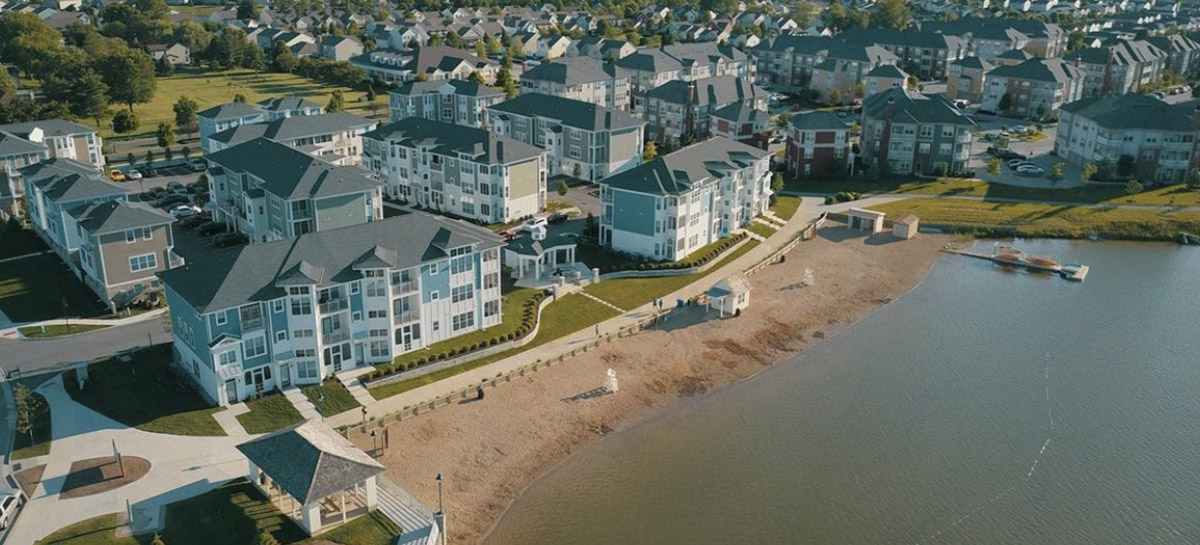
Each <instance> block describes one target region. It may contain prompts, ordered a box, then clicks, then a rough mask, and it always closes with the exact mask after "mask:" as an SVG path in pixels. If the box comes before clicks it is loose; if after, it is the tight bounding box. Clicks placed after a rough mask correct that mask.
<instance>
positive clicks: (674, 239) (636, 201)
mask: <svg viewBox="0 0 1200 545" xmlns="http://www.w3.org/2000/svg"><path fill="white" fill-rule="evenodd" d="M770 161H771V156H770V154H768V153H767V152H766V151H765V150H761V149H759V148H756V147H753V146H748V145H746V144H742V143H739V142H734V141H733V140H729V139H727V138H712V139H709V140H705V141H703V142H700V143H698V144H692V145H691V146H687V147H685V148H682V149H680V150H678V151H675V152H672V153H669V154H666V155H662V156H659V157H657V158H655V159H654V160H653V161H650V162H648V163H644V164H642V165H641V166H639V167H637V168H634V169H632V170H628V171H625V172H622V173H620V174H617V175H614V176H610V177H608V178H605V179H603V180H601V181H600V206H601V212H600V243H601V244H603V245H606V246H609V247H611V248H612V249H614V250H617V251H620V252H626V253H630V254H634V255H638V256H643V257H646V258H650V259H656V260H667V261H675V260H680V259H684V258H686V257H687V256H688V255H690V254H691V253H692V252H695V251H696V250H698V249H700V248H702V247H704V246H705V245H707V244H710V243H712V242H716V241H717V240H719V239H721V238H723V237H726V236H728V235H729V234H730V233H732V232H733V231H734V230H736V229H739V228H741V227H743V226H745V225H747V224H749V223H750V222H751V221H753V219H754V217H755V216H757V215H759V214H762V213H764V212H765V211H766V210H767V207H768V205H769V204H770V196H771V188H770V178H771V173H770V168H769V167H770Z"/></svg>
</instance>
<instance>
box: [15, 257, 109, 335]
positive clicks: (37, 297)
mask: <svg viewBox="0 0 1200 545" xmlns="http://www.w3.org/2000/svg"><path fill="white" fill-rule="evenodd" d="M64 304H65V306H66V308H65V309H64V308H63V307H64ZM0 310H3V311H4V314H5V315H6V316H8V319H10V320H12V321H13V322H17V323H20V322H39V321H42V320H51V319H55V318H62V317H63V311H64V310H65V311H66V315H68V316H71V317H76V318H78V317H82V318H95V317H99V316H101V315H103V314H106V313H107V312H108V309H107V308H106V307H105V306H104V305H102V304H100V300H99V299H98V298H97V297H96V294H95V293H93V292H92V290H89V289H88V288H87V286H85V285H83V283H82V282H80V281H79V279H77V278H75V276H74V275H73V274H71V272H70V271H69V270H67V266H66V265H65V264H63V262H62V261H59V259H58V256H57V255H54V254H44V255H38V256H33V257H27V258H25V259H18V260H16V261H9V262H6V263H0Z"/></svg>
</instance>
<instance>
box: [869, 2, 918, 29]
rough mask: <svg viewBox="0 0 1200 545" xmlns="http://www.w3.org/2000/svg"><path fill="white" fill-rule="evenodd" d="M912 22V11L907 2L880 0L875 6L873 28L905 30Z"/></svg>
mask: <svg viewBox="0 0 1200 545" xmlns="http://www.w3.org/2000/svg"><path fill="white" fill-rule="evenodd" d="M911 20H912V10H911V9H910V8H909V7H908V2H907V1H906V0H880V2H879V3H878V4H876V5H875V17H874V18H873V19H872V21H871V22H872V23H873V26H876V27H879V28H894V29H898V30H904V29H905V28H908V23H909V22H910V21H911Z"/></svg>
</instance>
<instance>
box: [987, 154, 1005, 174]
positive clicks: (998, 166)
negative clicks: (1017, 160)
mask: <svg viewBox="0 0 1200 545" xmlns="http://www.w3.org/2000/svg"><path fill="white" fill-rule="evenodd" d="M1003 167H1004V163H1003V162H1001V161H1000V158H999V157H992V160H991V161H988V164H987V172H988V174H991V175H992V176H999V175H1000V172H1001V171H1002V169H1003Z"/></svg>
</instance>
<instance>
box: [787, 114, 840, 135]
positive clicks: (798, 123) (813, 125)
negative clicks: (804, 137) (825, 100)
mask: <svg viewBox="0 0 1200 545" xmlns="http://www.w3.org/2000/svg"><path fill="white" fill-rule="evenodd" d="M788 125H791V126H792V127H794V128H796V129H799V130H802V131H829V130H849V129H850V126H849V125H847V124H846V122H845V121H844V120H843V119H842V118H840V117H838V116H837V115H835V114H834V113H833V112H823V111H820V110H817V111H812V112H803V113H798V114H796V115H793V116H792V117H791V118H789V119H788Z"/></svg>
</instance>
